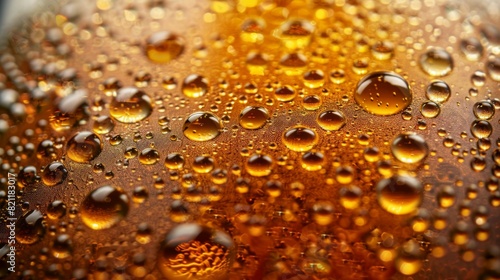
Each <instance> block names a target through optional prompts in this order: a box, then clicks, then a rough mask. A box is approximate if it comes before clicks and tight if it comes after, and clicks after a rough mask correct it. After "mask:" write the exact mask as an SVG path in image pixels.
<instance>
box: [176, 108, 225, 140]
mask: <svg viewBox="0 0 500 280" xmlns="http://www.w3.org/2000/svg"><path fill="white" fill-rule="evenodd" d="M222 127H223V125H222V121H221V120H220V119H219V118H218V117H217V116H216V115H214V114H212V113H208V112H195V113H192V114H191V115H189V117H188V118H187V119H186V122H185V123H184V127H183V129H182V130H183V132H184V135H185V136H186V137H187V138H188V139H190V140H193V141H209V140H212V139H214V138H215V137H217V136H219V134H220V132H221V129H222Z"/></svg>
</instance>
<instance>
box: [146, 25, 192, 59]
mask: <svg viewBox="0 0 500 280" xmlns="http://www.w3.org/2000/svg"><path fill="white" fill-rule="evenodd" d="M184 46H185V43H184V39H183V38H182V37H180V36H179V35H176V34H174V33H171V32H168V31H160V32H156V33H154V34H152V35H151V36H150V37H149V38H148V39H147V40H146V46H145V51H146V55H147V57H148V58H149V59H150V60H151V61H153V62H156V63H168V62H170V61H171V60H173V59H176V58H178V57H179V56H180V55H181V54H182V53H183V51H184Z"/></svg>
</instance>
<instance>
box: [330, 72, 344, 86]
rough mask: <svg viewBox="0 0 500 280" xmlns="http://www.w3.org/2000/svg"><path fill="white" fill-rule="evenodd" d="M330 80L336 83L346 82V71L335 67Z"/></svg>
mask: <svg viewBox="0 0 500 280" xmlns="http://www.w3.org/2000/svg"><path fill="white" fill-rule="evenodd" d="M330 81H332V83H334V84H337V85H339V84H341V83H343V82H345V72H344V70H342V69H333V70H332V72H330Z"/></svg>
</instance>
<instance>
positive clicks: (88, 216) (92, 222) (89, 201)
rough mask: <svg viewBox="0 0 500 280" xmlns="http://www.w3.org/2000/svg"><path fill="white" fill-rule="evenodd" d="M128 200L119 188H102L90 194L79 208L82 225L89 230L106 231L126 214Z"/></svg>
mask: <svg viewBox="0 0 500 280" xmlns="http://www.w3.org/2000/svg"><path fill="white" fill-rule="evenodd" d="M128 208H129V199H128V197H127V195H126V194H125V192H123V190H122V189H121V188H117V187H111V186H103V187H99V188H97V189H95V190H93V191H92V192H90V193H89V194H88V195H87V197H85V199H84V200H83V202H82V204H81V208H80V212H81V217H82V221H83V223H84V224H85V225H86V226H88V227H89V228H91V229H94V230H101V229H107V228H110V227H112V226H114V225H115V224H117V223H118V222H119V221H121V220H122V219H123V218H124V217H125V216H126V215H127V213H128Z"/></svg>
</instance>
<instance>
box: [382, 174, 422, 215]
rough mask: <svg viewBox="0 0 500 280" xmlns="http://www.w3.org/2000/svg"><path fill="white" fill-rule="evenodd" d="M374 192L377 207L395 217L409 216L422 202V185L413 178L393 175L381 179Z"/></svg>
mask: <svg viewBox="0 0 500 280" xmlns="http://www.w3.org/2000/svg"><path fill="white" fill-rule="evenodd" d="M376 191H377V201H378V203H379V205H380V206H381V207H382V208H383V209H384V210H386V211H387V212H389V213H392V214H395V215H405V214H409V213H411V212H413V211H415V210H416V209H417V208H418V207H419V206H420V203H421V202H422V184H421V183H420V181H419V180H417V179H415V178H413V177H408V176H400V175H394V176H392V177H390V178H387V179H382V180H381V181H379V182H378V183H377V186H376Z"/></svg>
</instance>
